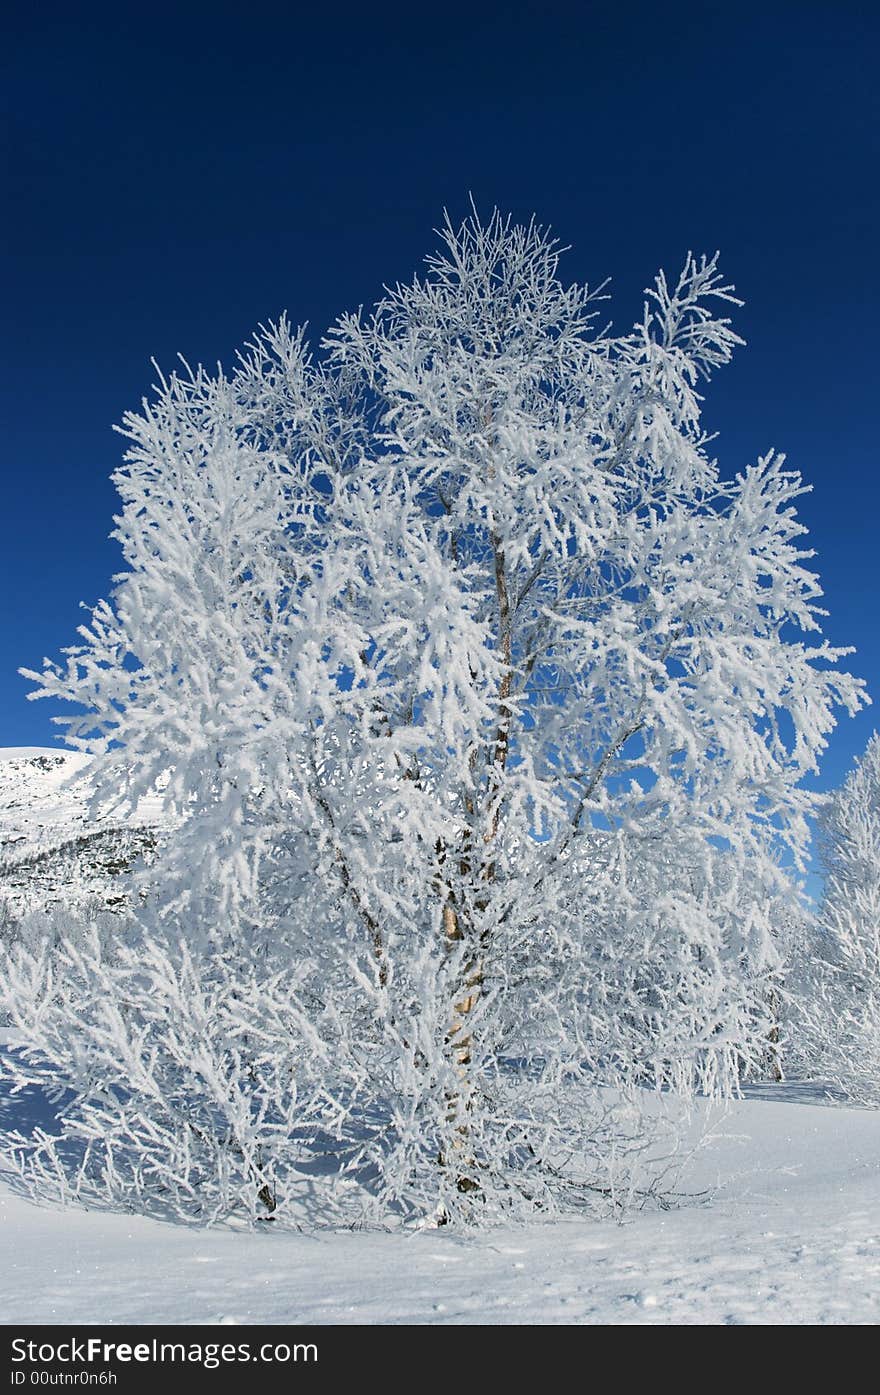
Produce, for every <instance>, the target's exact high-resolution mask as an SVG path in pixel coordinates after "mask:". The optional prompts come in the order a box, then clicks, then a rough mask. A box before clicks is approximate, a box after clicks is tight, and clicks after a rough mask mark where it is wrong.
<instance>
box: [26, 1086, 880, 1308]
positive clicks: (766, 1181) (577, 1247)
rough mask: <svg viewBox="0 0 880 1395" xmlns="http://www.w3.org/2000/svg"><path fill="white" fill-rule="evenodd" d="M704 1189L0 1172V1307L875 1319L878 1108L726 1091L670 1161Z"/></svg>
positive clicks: (797, 1094)
mask: <svg viewBox="0 0 880 1395" xmlns="http://www.w3.org/2000/svg"><path fill="white" fill-rule="evenodd" d="M688 1181H689V1185H690V1186H691V1187H692V1188H693V1190H694V1191H699V1190H700V1189H702V1188H703V1187H706V1186H707V1185H710V1184H712V1183H717V1184H718V1186H717V1190H715V1191H714V1194H713V1195H712V1197H711V1199H710V1200H708V1201H706V1202H704V1203H703V1204H695V1205H692V1206H686V1207H683V1208H681V1209H678V1210H675V1211H668V1212H652V1213H644V1212H643V1213H640V1214H635V1215H632V1216H631V1217H630V1218H629V1219H628V1220H627V1221H626V1223H625V1224H623V1225H615V1224H611V1223H601V1224H600V1223H596V1222H590V1221H586V1220H565V1221H559V1222H555V1223H550V1224H544V1225H538V1224H536V1225H532V1226H528V1227H518V1228H507V1229H498V1230H493V1231H490V1232H488V1233H486V1234H482V1235H480V1236H477V1237H475V1238H467V1237H463V1236H461V1235H459V1234H455V1233H450V1232H446V1231H444V1230H430V1231H418V1232H412V1233H395V1234H391V1233H371V1232H366V1231H360V1232H348V1233H324V1234H318V1235H315V1234H311V1235H309V1234H296V1233H291V1232H289V1231H287V1232H285V1231H281V1230H279V1231H277V1232H273V1230H272V1228H271V1226H267V1227H266V1229H265V1230H263V1231H261V1232H259V1233H251V1232H247V1231H243V1230H242V1231H236V1230H233V1229H224V1230H219V1229H218V1230H213V1231H204V1230H202V1231H200V1230H195V1229H187V1228H184V1227H179V1226H173V1225H165V1224H162V1223H160V1222H156V1221H149V1220H145V1219H143V1218H142V1217H136V1216H124V1215H113V1214H106V1213H91V1214H90V1213H86V1212H84V1211H79V1210H68V1211H58V1210H54V1209H51V1208H49V1207H37V1206H34V1205H33V1204H31V1203H30V1202H27V1201H25V1200H23V1199H22V1198H21V1197H19V1196H17V1195H15V1194H14V1193H13V1192H12V1191H11V1190H10V1189H9V1188H8V1187H7V1186H0V1250H2V1255H3V1262H2V1269H0V1321H2V1322H4V1323H15V1322H36V1323H86V1322H95V1321H100V1322H102V1323H153V1322H156V1323H175V1324H180V1323H182V1324H186V1323H241V1324H248V1323H371V1324H374V1323H610V1324H620V1323H624V1324H629V1323H648V1324H699V1323H711V1324H715V1323H795V1324H797V1323H807V1324H814V1323H875V1322H878V1321H880V1112H872V1111H868V1110H858V1109H849V1108H842V1107H839V1106H837V1105H832V1104H829V1103H827V1102H823V1100H822V1092H821V1091H819V1090H810V1089H809V1088H808V1087H804V1086H798V1085H796V1084H789V1085H781V1086H767V1087H761V1088H760V1089H758V1090H755V1091H753V1092H752V1093H750V1095H749V1096H748V1097H747V1098H746V1099H744V1100H742V1101H740V1102H739V1103H737V1104H736V1106H735V1107H734V1109H733V1111H732V1113H731V1114H730V1115H729V1116H728V1117H727V1118H726V1119H725V1120H724V1121H723V1122H722V1123H721V1124H719V1125H718V1126H717V1129H716V1135H715V1141H714V1142H713V1143H712V1144H711V1145H710V1146H709V1147H708V1148H705V1149H704V1150H702V1152H701V1153H700V1154H699V1155H698V1160H697V1162H696V1163H695V1164H694V1165H693V1167H692V1171H691V1173H690V1174H689V1178H688Z"/></svg>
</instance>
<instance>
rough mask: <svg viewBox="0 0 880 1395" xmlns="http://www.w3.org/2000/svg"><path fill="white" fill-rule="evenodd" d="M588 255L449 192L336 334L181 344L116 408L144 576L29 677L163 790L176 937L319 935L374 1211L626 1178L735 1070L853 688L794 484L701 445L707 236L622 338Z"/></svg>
mask: <svg viewBox="0 0 880 1395" xmlns="http://www.w3.org/2000/svg"><path fill="white" fill-rule="evenodd" d="M558 261H559V250H558V248H557V246H556V245H555V243H554V241H553V240H552V239H551V238H550V237H549V236H548V235H547V234H546V233H545V232H544V231H543V230H542V229H540V228H539V227H537V226H536V225H534V224H531V225H529V226H516V225H514V224H512V223H511V222H510V221H507V220H505V219H503V218H501V217H500V216H499V215H497V214H496V215H495V216H494V217H493V218H492V219H491V220H489V222H488V223H486V224H484V223H481V221H480V220H479V219H478V218H477V217H476V216H474V217H473V218H471V219H469V220H468V221H467V222H466V223H465V224H464V225H463V226H462V227H460V228H454V227H453V226H452V225H451V224H449V223H447V224H446V225H445V227H444V228H443V230H442V233H441V246H440V250H439V251H438V252H437V253H435V254H434V255H433V256H431V257H430V258H429V259H428V263H427V271H426V273H425V275H424V276H422V277H419V278H417V279H415V280H414V281H413V282H412V283H409V284H403V285H398V286H396V287H395V288H394V289H393V290H389V291H388V292H387V293H386V295H385V297H384V299H383V300H382V301H381V302H380V303H379V304H378V305H377V306H376V307H375V309H374V310H373V311H372V312H371V313H369V314H363V313H358V314H353V315H347V316H344V317H343V318H342V319H341V320H340V321H339V323H338V324H337V325H336V326H335V328H334V329H333V330H332V331H331V332H330V334H329V335H328V336H327V338H326V340H325V342H324V344H323V345H322V348H321V352H320V354H319V355H318V356H317V357H316V356H313V355H312V354H311V353H310V352H309V350H308V348H307V346H306V343H305V340H304V338H303V335H302V334H301V333H294V332H291V330H290V328H289V326H288V324H287V322H286V320H283V319H282V320H281V321H280V322H279V323H278V324H276V325H273V326H269V327H268V328H264V329H261V330H260V332H259V333H258V334H257V336H256V337H255V339H254V341H253V343H252V344H250V345H249V346H248V347H247V349H246V350H245V351H244V352H243V353H242V355H241V357H240V359H239V361H238V363H237V366H236V367H235V369H234V371H233V372H231V373H224V372H222V371H218V372H217V373H216V374H215V375H211V374H209V373H208V372H206V371H205V370H204V369H202V368H198V369H196V370H192V371H191V370H190V369H189V368H188V367H186V366H184V369H183V370H182V371H180V372H178V373H175V374H173V375H171V376H170V377H160V379H159V382H158V386H157V388H156V391H155V395H154V398H153V399H152V400H151V401H150V402H145V403H144V405H143V408H142V410H141V412H140V413H132V414H130V415H129V416H127V417H126V418H125V422H124V425H123V428H122V429H123V431H124V434H125V435H126V436H127V437H128V440H129V448H128V451H127V454H126V457H125V463H124V465H123V466H122V467H121V468H120V469H119V470H118V471H117V473H116V475H115V482H116V485H117V488H118V490H119V493H120V496H121V510H120V514H119V517H118V519H117V522H116V533H115V536H116V537H117V538H118V540H119V542H120V543H121V545H122V549H123V553H124V557H125V563H126V571H125V572H123V574H122V575H121V576H120V577H118V578H117V580H116V584H115V590H114V592H113V596H112V599H111V601H110V602H102V603H101V604H100V605H98V606H96V607H95V609H94V610H93V611H92V613H91V619H90V622H89V623H88V624H87V625H85V626H84V627H83V628H82V630H81V631H80V641H81V642H80V644H79V645H78V646H77V647H76V648H74V649H72V650H70V651H68V654H67V659H66V662H65V663H64V664H63V665H60V666H58V665H55V664H51V663H48V662H47V664H46V666H45V668H44V670H43V672H42V673H41V674H39V675H35V674H31V675H29V676H31V677H32V678H36V679H37V681H38V682H39V685H40V686H39V689H38V694H37V695H42V696H50V697H53V698H63V699H65V700H68V701H71V702H73V703H76V704H79V705H80V708H81V709H83V712H82V714H81V715H76V716H74V717H72V718H69V719H65V721H66V722H67V734H68V739H69V740H70V742H71V743H72V744H73V745H74V746H77V747H79V748H81V749H85V750H87V751H89V752H91V753H92V754H93V756H94V758H95V759H94V765H93V777H94V780H95V785H96V791H97V794H96V797H97V798H101V799H105V800H110V801H112V800H116V801H117V802H118V803H119V804H120V805H123V804H125V803H126V802H127V803H128V804H129V805H133V804H135V803H136V802H137V800H138V799H139V798H140V797H141V796H142V795H143V794H145V793H146V792H148V791H150V790H152V789H154V788H155V787H156V785H157V782H160V781H161V784H162V789H163V797H164V799H165V802H166V805H167V813H168V816H169V819H173V820H174V821H175V822H177V823H178V824H179V833H178V835H177V836H176V837H175V838H174V839H173V840H170V842H169V846H168V847H167V848H166V849H165V850H164V851H163V854H162V857H161V859H160V860H159V862H158V863H157V864H156V866H154V867H153V868H151V869H149V871H148V873H147V874H146V875H147V876H148V877H149V878H150V883H149V886H150V890H151V895H152V897H153V904H155V906H156V908H157V909H156V917H157V921H156V923H157V924H160V925H163V926H164V927H165V930H164V931H163V932H162V933H164V934H166V935H167V934H169V933H172V932H171V931H169V929H168V927H171V928H172V931H173V934H172V940H173V936H174V935H176V936H177V938H178V941H179V938H180V935H181V934H183V936H184V937H185V938H186V941H187V944H188V946H189V948H188V950H187V953H188V954H190V955H192V956H194V957H196V958H198V957H199V956H201V958H200V960H199V962H201V963H203V964H205V965H210V963H211V962H219V960H222V961H223V962H228V956H229V955H230V954H232V953H236V954H242V953H244V950H243V949H242V946H248V950H247V952H248V954H250V955H251V960H250V961H249V962H251V963H255V962H257V960H258V959H259V956H262V957H263V958H262V960H261V961H260V962H263V963H264V964H265V965H266V969H265V972H267V973H269V972H270V971H272V972H275V971H276V970H279V971H280V968H281V967H283V966H284V965H288V966H289V965H290V964H292V963H293V964H296V965H298V966H299V970H300V972H299V977H298V979H297V985H298V986H297V995H298V996H297V1003H298V1005H299V1006H298V1007H297V1011H298V1012H299V1011H300V1009H301V1010H302V1014H303V1018H306V1017H307V1018H308V1020H309V1021H310V1022H311V1025H312V1029H313V1030H314V1031H315V1032H316V1033H317V1035H318V1037H319V1038H320V1040H321V1041H322V1043H324V1046H325V1055H324V1058H323V1059H324V1060H325V1062H326V1065H325V1067H324V1074H323V1076H322V1081H321V1083H320V1086H319V1087H316V1088H317V1094H314V1095H310V1096H309V1098H310V1101H311V1103H310V1105H309V1110H310V1111H313V1110H315V1109H317V1110H318V1113H319V1115H320V1119H321V1129H322V1131H323V1132H322V1137H323V1138H324V1139H325V1140H327V1147H328V1149H330V1150H331V1151H332V1152H333V1154H334V1156H335V1157H336V1159H337V1160H338V1162H339V1168H340V1171H341V1175H342V1176H343V1178H344V1179H345V1181H346V1182H347V1183H348V1184H350V1185H351V1186H360V1187H362V1188H363V1189H364V1191H365V1193H367V1192H368V1193H369V1195H370V1196H371V1197H372V1200H373V1203H374V1204H375V1205H376V1206H378V1207H379V1208H380V1210H383V1211H384V1212H385V1213H387V1212H388V1211H389V1209H398V1210H402V1211H404V1212H407V1213H415V1214H422V1215H427V1216H430V1215H433V1216H435V1217H439V1218H441V1219H443V1220H449V1221H454V1220H456V1219H459V1218H465V1217H467V1218H473V1217H474V1215H476V1214H494V1213H497V1211H498V1210H499V1209H503V1208H505V1207H523V1206H525V1207H526V1208H535V1207H537V1208H541V1209H544V1210H545V1211H546V1210H549V1209H553V1208H555V1207H558V1206H560V1205H564V1204H566V1203H568V1202H572V1201H574V1200H576V1201H577V1202H578V1203H583V1202H584V1201H587V1200H590V1199H592V1200H597V1201H601V1202H602V1203H603V1204H604V1203H605V1202H607V1201H608V1199H609V1197H616V1196H618V1195H619V1194H620V1193H619V1191H618V1189H619V1188H621V1187H622V1188H623V1189H624V1190H625V1189H626V1187H627V1186H632V1185H635V1183H634V1182H633V1181H632V1179H633V1177H634V1176H635V1173H634V1172H633V1171H632V1169H631V1167H630V1161H631V1160H632V1159H634V1158H637V1157H638V1155H639V1153H640V1151H641V1150H642V1149H643V1148H644V1146H645V1141H646V1139H647V1138H648V1133H647V1132H646V1125H645V1122H644V1119H643V1118H642V1116H641V1112H640V1111H639V1109H637V1108H636V1101H637V1099H638V1098H639V1097H640V1095H639V1092H638V1090H637V1088H636V1087H638V1086H640V1085H644V1084H646V1083H651V1084H654V1085H658V1086H659V1085H666V1084H671V1085H673V1086H674V1087H675V1089H676V1090H677V1091H678V1092H679V1093H680V1094H683V1095H687V1094H688V1093H689V1092H690V1091H691V1090H693V1089H694V1088H695V1087H699V1088H702V1089H704V1090H706V1091H708V1092H709V1093H715V1094H725V1093H730V1092H731V1091H733V1090H735V1089H736V1088H737V1082H738V1080H739V1078H740V1074H741V1072H742V1070H743V1069H748V1068H749V1065H750V1063H753V1062H755V1061H757V1060H758V1059H759V1058H760V1057H761V1056H762V1055H763V1054H764V1052H765V1050H766V1041H767V1035H768V1033H769V1032H770V1031H771V1029H772V1027H773V1022H772V1017H771V1014H770V1010H769V1006H768V1005H769V1004H771V1003H772V998H773V994H772V984H773V980H774V976H775V974H776V973H777V971H778V956H777V954H776V950H775V948H774V944H773V938H772V933H771V931H772V925H771V913H770V911H769V909H768V908H769V907H770V906H771V904H772V903H773V899H774V898H777V899H778V898H779V897H783V898H784V897H786V896H788V895H790V880H789V877H790V869H792V868H793V869H797V868H798V867H800V866H802V865H803V857H804V853H805V848H806V841H807V816H808V815H809V814H810V813H811V811H812V810H813V808H814V805H815V797H814V796H813V795H812V794H811V793H810V792H808V791H807V790H805V789H804V788H802V786H801V783H800V782H801V777H802V776H803V775H804V773H805V772H807V771H810V770H813V769H814V768H815V766H816V761H817V758H818V756H819V754H820V753H821V751H822V749H823V747H824V745H825V741H826V737H827V734H828V732H829V731H830V730H831V728H832V726H833V725H834V721H835V716H834V712H835V708H836V706H837V705H838V704H843V705H844V706H846V707H847V708H849V709H850V710H852V709H854V708H855V707H856V706H858V704H859V702H860V685H859V684H858V683H857V682H856V681H855V680H853V679H851V678H850V677H849V676H848V675H846V674H844V673H841V672H839V671H838V670H837V669H836V667H835V665H836V662H837V660H838V659H839V657H840V655H841V653H843V652H845V651H840V650H835V649H833V648H831V647H829V646H828V644H827V643H826V642H824V641H823V640H822V638H821V635H820V633H819V623H820V617H821V615H822V613H823V612H822V611H821V610H820V609H819V607H818V601H819V597H820V595H821V593H820V589H819V586H818V582H817V580H816V577H815V575H814V574H813V572H812V571H811V570H810V569H809V566H808V565H807V563H808V559H809V557H810V555H811V554H810V553H809V552H806V551H804V550H803V547H802V544H801V539H802V535H803V532H804V530H803V527H802V525H801V524H800V523H799V522H798V520H797V518H796V516H795V511H794V501H795V500H796V499H797V497H798V496H799V494H801V493H802V492H803V486H802V484H801V481H800V478H799V476H798V475H797V474H796V473H794V472H792V471H789V470H787V469H786V468H785V465H784V459H783V457H782V456H779V455H776V454H774V453H772V452H771V453H769V454H767V455H766V456H764V457H763V458H762V459H760V460H759V461H758V462H757V463H756V464H753V465H750V466H748V467H746V468H744V469H743V470H742V472H741V473H740V474H738V475H737V476H736V477H735V478H733V479H726V478H724V477H723V476H722V475H721V473H720V471H719V468H718V466H717V464H716V462H715V461H714V460H713V459H712V457H711V456H710V455H709V453H708V451H707V446H708V443H709V439H710V438H709V437H708V436H707V435H706V434H705V432H704V429H703V427H702V424H701V405H702V402H701V396H700V393H699V392H698V385H699V383H700V381H701V380H705V379H708V377H709V376H710V374H711V373H712V372H713V370H714V369H716V368H717V367H719V366H721V365H722V364H724V363H726V362H727V361H728V359H729V357H730V355H731V352H732V350H733V348H734V347H735V346H736V344H737V343H738V342H740V341H739V340H738V339H737V336H736V335H735V333H734V332H733V330H732V328H731V326H730V323H729V321H728V319H727V318H726V317H725V315H724V314H723V311H724V309H725V307H726V306H728V305H730V304H735V303H736V302H735V301H734V297H733V294H732V290H731V288H730V287H729V286H727V285H726V284H725V283H724V282H723V280H722V278H721V276H720V274H719V271H718V267H717V262H716V259H715V258H710V259H707V258H700V259H698V258H694V257H688V259H687V261H686V263H685V266H684V269H683V271H682V273H681V275H680V276H679V277H678V279H677V280H675V281H672V282H669V281H667V279H666V278H665V277H664V276H663V275H662V274H661V275H660V276H658V278H657V280H656V282H655V284H654V286H653V287H652V289H651V290H650V292H649V293H648V300H647V302H646V305H645V311H644V316H643V318H642V319H641V320H640V322H639V323H638V324H637V325H636V326H635V328H634V329H633V330H632V331H631V332H629V333H627V334H623V335H617V336H615V335H613V334H612V333H611V332H610V331H608V330H604V329H602V328H601V327H600V322H599V320H598V319H597V316H598V314H599V309H600V305H599V297H598V296H597V294H596V293H594V292H591V291H590V290H589V289H588V288H586V287H582V286H578V285H575V286H566V285H564V284H563V282H562V281H561V280H560V279H559V274H558V273H559V268H558ZM787 869H788V870H787ZM758 891H759V893H760V894H758ZM150 933H154V932H153V931H151V932H150ZM156 933H158V932H156ZM211 956H214V961H212V959H211ZM218 956H219V960H218ZM224 956H226V958H225V959H224ZM206 971H207V970H206ZM19 972H22V970H21V969H19ZM25 1027H26V1024H25V1023H24V1022H22V1021H20V1023H19V1029H20V1031H21V1032H22V1033H24V1034H25V1035H26V1030H25ZM278 1049H279V1051H282V1052H283V1051H284V1050H285V1048H284V1043H283V1039H281V1040H280V1042H279V1048H278ZM641 1095H644V1092H643V1091H642V1092H641ZM316 1101H317V1103H316ZM321 1101H323V1103H321ZM654 1112H655V1114H656V1112H657V1111H656V1110H655V1111H654ZM316 1136H317V1135H316ZM621 1159H624V1160H629V1161H627V1162H626V1166H625V1167H623V1169H622V1170H621V1166H620V1162H621ZM612 1161H613V1162H614V1166H612ZM615 1168H617V1169H618V1170H617V1171H616V1172H615V1170H614V1169H615Z"/></svg>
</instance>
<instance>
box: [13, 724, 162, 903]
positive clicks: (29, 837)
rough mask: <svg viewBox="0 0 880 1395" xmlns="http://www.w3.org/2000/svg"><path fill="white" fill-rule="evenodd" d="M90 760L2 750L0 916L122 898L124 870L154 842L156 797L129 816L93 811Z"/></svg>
mask: <svg viewBox="0 0 880 1395" xmlns="http://www.w3.org/2000/svg"><path fill="white" fill-rule="evenodd" d="M91 794H92V791H91V787H90V782H89V758H88V756H85V755H82V754H80V753H79V752H75V751H63V750H53V749H48V748H43V747H38V746H20V747H4V748H0V917H2V915H3V913H4V911H5V913H6V915H7V916H9V917H12V918H13V919H14V918H16V917H17V916H19V915H20V914H22V913H23V912H24V911H26V910H31V909H39V908H41V907H43V906H47V905H55V904H62V905H67V906H71V905H74V904H77V903H80V902H82V901H88V900H92V901H97V902H98V903H99V904H100V903H103V904H105V905H107V906H108V907H112V906H114V905H118V904H119V903H120V901H121V899H122V895H123V893H122V891H121V888H120V886H119V876H120V873H121V872H123V871H124V870H125V869H126V868H127V867H128V866H129V865H130V864H131V862H132V860H133V859H134V858H135V857H138V856H140V855H141V854H142V853H144V852H145V851H148V850H149V849H150V848H151V847H152V846H153V844H154V840H155V829H156V827H157V825H158V824H159V823H160V822H161V817H160V808H159V802H158V800H145V801H144V802H143V803H142V804H141V805H140V806H139V807H138V809H137V810H136V811H135V813H134V814H133V815H131V816H129V817H124V816H120V815H119V814H114V813H113V812H112V811H107V812H99V813H97V814H95V813H94V812H93V811H92V810H91V809H90V807H89V806H90V799H91Z"/></svg>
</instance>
